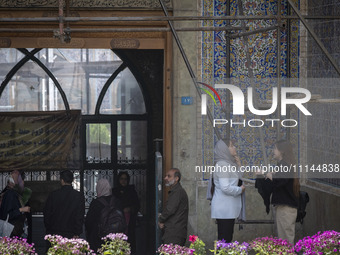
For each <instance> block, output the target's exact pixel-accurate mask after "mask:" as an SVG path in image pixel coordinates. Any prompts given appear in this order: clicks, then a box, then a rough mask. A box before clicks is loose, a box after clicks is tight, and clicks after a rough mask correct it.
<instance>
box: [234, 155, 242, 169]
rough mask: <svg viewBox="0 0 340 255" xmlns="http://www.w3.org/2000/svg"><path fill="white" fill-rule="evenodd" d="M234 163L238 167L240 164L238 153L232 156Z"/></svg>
mask: <svg viewBox="0 0 340 255" xmlns="http://www.w3.org/2000/svg"><path fill="white" fill-rule="evenodd" d="M234 158H235V161H236V164H237V165H238V166H239V167H240V166H241V160H240V157H239V156H238V155H236V156H234Z"/></svg>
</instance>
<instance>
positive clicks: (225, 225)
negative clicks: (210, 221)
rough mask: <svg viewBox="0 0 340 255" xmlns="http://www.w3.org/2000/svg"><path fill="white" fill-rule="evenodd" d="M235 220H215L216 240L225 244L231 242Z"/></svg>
mask: <svg viewBox="0 0 340 255" xmlns="http://www.w3.org/2000/svg"><path fill="white" fill-rule="evenodd" d="M234 224H235V219H217V234H218V240H222V239H224V240H225V241H226V242H227V243H231V240H233V233H234Z"/></svg>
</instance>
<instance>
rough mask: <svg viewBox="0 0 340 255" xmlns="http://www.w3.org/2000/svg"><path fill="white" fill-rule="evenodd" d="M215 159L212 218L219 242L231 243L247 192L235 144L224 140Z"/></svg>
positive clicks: (217, 145)
mask: <svg viewBox="0 0 340 255" xmlns="http://www.w3.org/2000/svg"><path fill="white" fill-rule="evenodd" d="M214 157H215V164H216V165H215V169H216V171H215V172H214V173H213V180H214V186H215V189H214V193H213V197H212V201H211V218H213V219H216V221H217V233H218V240H222V239H224V240H225V241H226V242H227V243H230V242H231V241H232V239H233V233H234V224H235V219H236V218H237V217H239V216H240V213H241V209H242V201H241V194H242V193H243V192H244V191H245V187H244V186H243V185H242V181H241V180H240V178H241V175H240V172H239V171H238V169H239V167H240V160H239V158H238V156H237V153H236V148H235V146H234V144H233V142H231V141H226V142H224V141H223V140H219V141H218V142H217V143H216V145H215V149H214ZM218 169H227V170H226V171H219V170H218ZM228 169H235V170H236V171H228Z"/></svg>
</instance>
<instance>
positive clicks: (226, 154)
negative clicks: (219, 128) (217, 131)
mask: <svg viewBox="0 0 340 255" xmlns="http://www.w3.org/2000/svg"><path fill="white" fill-rule="evenodd" d="M214 157H215V164H216V163H217V162H218V161H222V160H224V161H227V162H228V163H229V164H230V165H235V166H237V164H236V161H235V158H234V157H233V156H232V155H231V154H230V151H229V147H228V146H227V145H226V144H225V142H224V141H223V140H219V141H218V142H217V143H216V145H215V149H214Z"/></svg>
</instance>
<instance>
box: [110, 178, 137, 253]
mask: <svg viewBox="0 0 340 255" xmlns="http://www.w3.org/2000/svg"><path fill="white" fill-rule="evenodd" d="M117 180H118V182H117V184H116V186H115V187H114V188H113V190H112V195H113V196H115V197H116V198H118V199H119V200H120V202H121V205H122V208H123V212H124V216H125V220H126V224H127V230H126V234H127V236H128V242H129V243H130V245H131V253H132V254H135V253H136V222H137V214H138V211H139V208H140V203H139V199H138V194H137V191H136V189H135V186H134V185H132V184H130V175H129V174H128V172H123V171H122V172H119V174H118V176H117Z"/></svg>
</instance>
